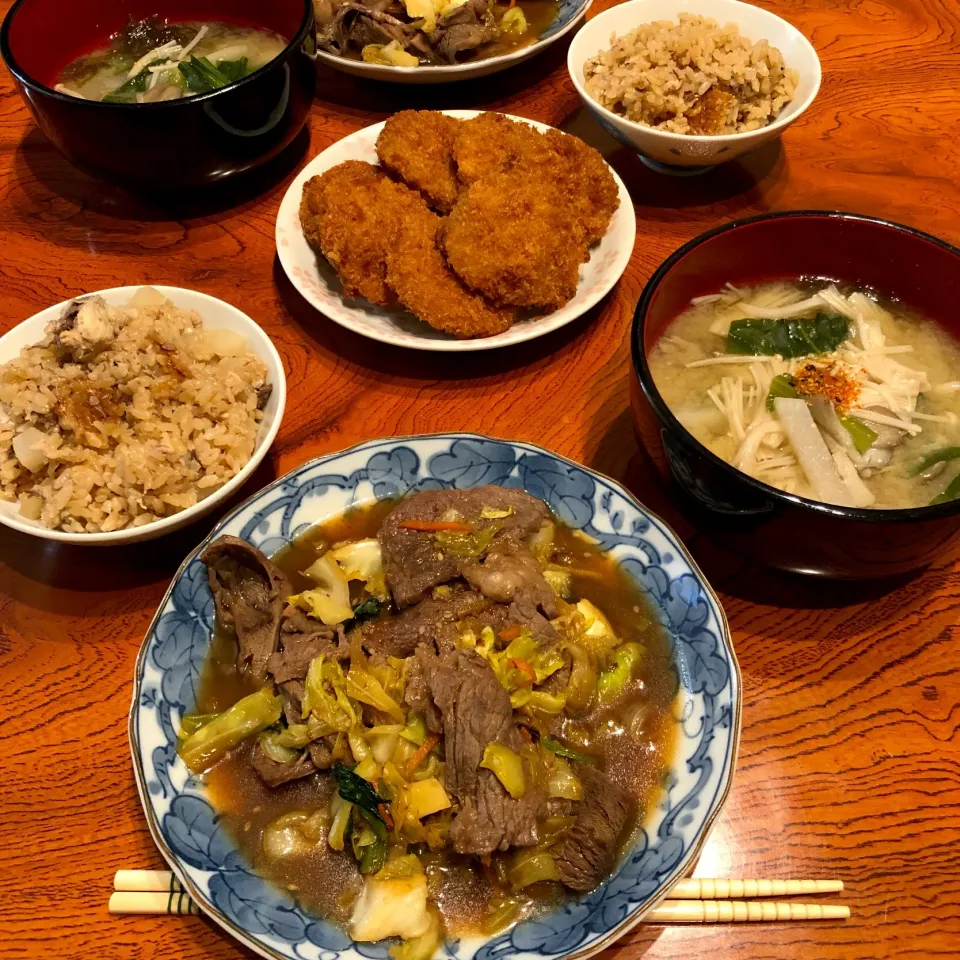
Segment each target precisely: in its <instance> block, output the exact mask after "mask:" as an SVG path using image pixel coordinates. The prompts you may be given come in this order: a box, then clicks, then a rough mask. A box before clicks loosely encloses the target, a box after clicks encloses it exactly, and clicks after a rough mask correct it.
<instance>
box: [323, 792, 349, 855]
mask: <svg viewBox="0 0 960 960" xmlns="http://www.w3.org/2000/svg"><path fill="white" fill-rule="evenodd" d="M352 812H353V804H352V803H350V801H349V800H344V799H343V797H341V796H340V794H339V793H335V794H334V795H333V799H332V800H331V801H330V814H331V816H332V817H333V819H332V821H331V823H330V833H329V834H328V835H327V843H329V844H330V848H331V849H332V850H343V848H344V847H345V846H346V839H347V830H348V829H349V827H350V815H351V813H352Z"/></svg>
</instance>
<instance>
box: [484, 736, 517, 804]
mask: <svg viewBox="0 0 960 960" xmlns="http://www.w3.org/2000/svg"><path fill="white" fill-rule="evenodd" d="M480 766H481V767H484V768H485V769H487V770H492V771H493V773H494V774H495V775H496V778H497V779H498V780H499V781H500V782H501V783H502V784H503V787H504V789H505V790H506V791H507V793H509V794H510V796H511V797H513V799H514V800H519V799H520V797H522V796H523V795H524V794H525V793H526V792H527V783H526V778H525V777H524V774H523V761H522V760H521V759H520V755H519V754H518V753H515V752H514V751H513V750H511V749H510V748H509V747H505V746H504V745H503V744H502V743H488V744H487V746H486V748H485V749H484V751H483V759H482V760H481V761H480Z"/></svg>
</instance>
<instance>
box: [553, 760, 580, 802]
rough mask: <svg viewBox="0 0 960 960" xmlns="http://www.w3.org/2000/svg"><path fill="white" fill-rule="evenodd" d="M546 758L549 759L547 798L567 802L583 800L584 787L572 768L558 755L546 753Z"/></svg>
mask: <svg viewBox="0 0 960 960" xmlns="http://www.w3.org/2000/svg"><path fill="white" fill-rule="evenodd" d="M544 756H545V757H548V758H549V761H548V762H549V766H548V767H547V770H548V774H547V782H546V788H547V796H548V797H551V798H563V799H565V800H582V799H583V786H582V784H581V783H580V781H579V780H578V779H577V777H576V775H575V774H574V772H573V770H572V769H571V768H570V764H569V763H567V761H566V760H564V759H563V757H559V756H557V755H556V754H550V753H547V752H546V751H544Z"/></svg>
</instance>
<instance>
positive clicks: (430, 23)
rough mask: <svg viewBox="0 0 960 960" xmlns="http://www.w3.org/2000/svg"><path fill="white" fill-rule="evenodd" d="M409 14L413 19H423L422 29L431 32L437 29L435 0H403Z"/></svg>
mask: <svg viewBox="0 0 960 960" xmlns="http://www.w3.org/2000/svg"><path fill="white" fill-rule="evenodd" d="M403 5H404V7H405V8H406V11H407V16H408V17H409V18H410V19H411V20H422V21H423V23H422V24H421V25H420V29H421V30H422V31H423V32H424V33H426V34H428V35H429V34H431V33H433V31H434V30H436V29H437V7H436V4H435V3H434V0H403Z"/></svg>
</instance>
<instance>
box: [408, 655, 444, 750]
mask: <svg viewBox="0 0 960 960" xmlns="http://www.w3.org/2000/svg"><path fill="white" fill-rule="evenodd" d="M439 667H440V658H439V657H438V656H437V654H436V652H435V651H434V649H433V646H432V645H428V644H426V643H423V644H421V645H420V646H419V647H417V650H416V653H415V654H414V656H413V658H412V659H411V660H410V663H409V665H408V666H407V684H406V687H405V688H404V692H403V699H404V700H405V701H406V703H407V704H408V705H409V706H410V707H411V708H412V709H413V710H415V711H416V712H417V713H419V714H422V715H423V718H424V720H425V721H426V724H427V729H428V730H429V731H430V732H431V733H440V732H441V730H443V724H442V722H441V719H440V711H439V710H438V709H437V705H436V704H435V703H434V702H433V697H432V696H431V695H430V678H431V677H432V676H433V675H434V673H436V672H437V670H438V669H439Z"/></svg>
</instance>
